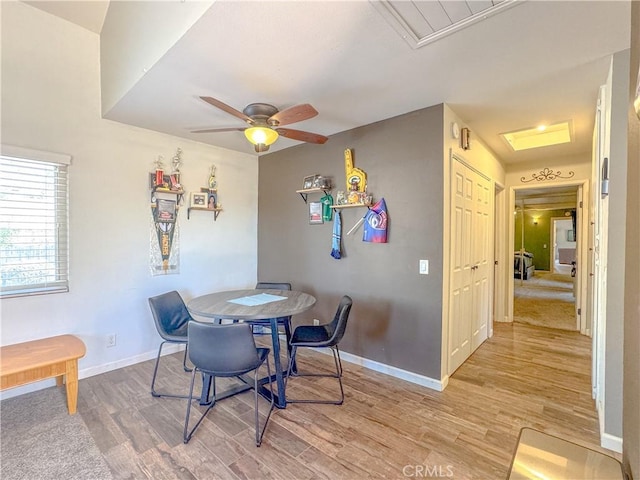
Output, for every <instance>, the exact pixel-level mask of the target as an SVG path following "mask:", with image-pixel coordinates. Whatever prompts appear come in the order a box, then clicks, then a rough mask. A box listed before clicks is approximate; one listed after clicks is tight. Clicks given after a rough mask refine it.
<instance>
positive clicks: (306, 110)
mask: <svg viewBox="0 0 640 480" xmlns="http://www.w3.org/2000/svg"><path fill="white" fill-rule="evenodd" d="M316 115H318V111H317V110H316V109H315V108H313V107H312V106H311V105H309V104H308V103H303V104H302V105H294V106H293V107H290V108H285V109H284V110H282V111H281V112H278V113H276V114H275V115H272V116H271V117H269V120H267V123H268V124H269V125H274V126H279V125H289V124H290V123H295V122H301V121H303V120H307V119H308V118H312V117H315V116H316Z"/></svg>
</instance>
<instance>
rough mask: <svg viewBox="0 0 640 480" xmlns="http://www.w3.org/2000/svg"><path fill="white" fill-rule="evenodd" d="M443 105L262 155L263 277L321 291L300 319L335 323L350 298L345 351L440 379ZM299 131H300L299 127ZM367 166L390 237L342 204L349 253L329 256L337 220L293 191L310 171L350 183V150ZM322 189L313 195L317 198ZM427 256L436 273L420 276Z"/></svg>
mask: <svg viewBox="0 0 640 480" xmlns="http://www.w3.org/2000/svg"><path fill="white" fill-rule="evenodd" d="M443 108H444V107H443V105H436V106H433V107H430V108H427V109H423V110H418V111H415V112H411V113H408V114H405V115H402V116H399V117H395V118H391V119H388V120H384V121H381V122H378V123H374V124H371V125H367V126H364V127H360V128H357V129H354V130H350V131H347V132H343V133H340V134H336V135H333V136H331V137H330V139H329V141H328V142H327V143H326V144H324V145H312V144H301V145H299V146H296V147H293V148H288V149H285V150H282V151H279V152H274V153H272V154H267V155H263V156H261V157H260V159H259V189H258V191H259V194H258V280H260V281H287V282H291V284H292V285H293V288H294V289H297V290H304V291H306V292H309V293H311V294H313V295H314V296H315V297H316V298H317V300H318V301H317V304H316V306H315V307H314V308H313V309H312V310H310V311H309V312H306V313H305V314H302V315H300V316H299V318H294V323H296V322H303V321H304V322H311V320H312V319H313V318H318V319H321V321H323V322H324V321H329V320H330V319H331V318H332V317H333V315H334V313H335V310H336V307H337V305H338V302H339V300H340V298H341V296H342V295H344V294H347V295H350V296H351V297H352V298H353V301H354V306H353V308H352V311H351V316H350V319H349V324H348V327H347V332H346V335H345V338H344V340H343V342H342V343H341V350H343V351H346V352H349V353H351V354H353V355H357V356H359V357H363V358H365V359H368V360H373V361H376V362H380V363H382V364H385V365H390V366H393V367H397V368H400V369H403V370H406V371H409V372H413V373H417V374H419V375H424V376H426V377H429V378H432V379H436V380H440V372H441V368H440V367H441V365H440V363H441V343H442V297H443V291H442V289H443V276H442V255H443V253H442V252H443V245H442V243H443V234H442V233H443V178H444V177H443V161H442V157H443ZM294 128H296V127H295V126H294ZM346 148H351V149H352V150H353V155H354V164H355V166H356V167H357V168H360V169H362V170H364V171H365V172H366V173H367V180H368V191H369V192H370V193H372V194H373V196H374V201H375V200H378V199H380V198H381V197H384V199H385V201H386V204H387V211H388V215H389V228H388V243H386V244H374V243H366V242H363V241H362V232H363V227H362V226H361V227H359V228H358V229H357V230H356V231H355V232H354V233H353V234H351V235H349V236H347V235H346V233H347V231H349V230H350V229H351V227H353V226H354V224H355V223H356V222H357V221H358V220H359V219H360V218H362V216H363V215H364V214H365V213H366V209H365V208H362V207H361V208H351V209H343V210H342V244H343V249H342V252H343V258H342V259H340V260H335V259H334V258H332V257H331V256H330V252H331V237H332V230H333V221H331V222H327V223H324V224H322V225H310V224H309V220H308V217H309V211H308V205H307V204H305V203H304V201H303V200H302V198H301V197H300V195H299V194H297V193H296V190H298V189H301V188H302V181H303V178H304V177H305V176H307V175H313V174H320V175H325V176H331V177H333V180H334V185H335V187H334V189H333V191H332V192H331V193H332V195H333V197H334V199H335V197H336V192H337V191H338V190H346V185H345V168H344V150H345V149H346ZM321 196H322V194H311V195H309V201H310V202H311V201H314V200H315V201H319V200H320V197H321ZM420 259H428V260H429V274H428V275H420V274H419V273H418V265H419V260H420Z"/></svg>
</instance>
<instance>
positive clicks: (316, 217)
mask: <svg viewBox="0 0 640 480" xmlns="http://www.w3.org/2000/svg"><path fill="white" fill-rule="evenodd" d="M320 223H324V221H323V220H322V203H320V202H309V224H311V225H317V224H320Z"/></svg>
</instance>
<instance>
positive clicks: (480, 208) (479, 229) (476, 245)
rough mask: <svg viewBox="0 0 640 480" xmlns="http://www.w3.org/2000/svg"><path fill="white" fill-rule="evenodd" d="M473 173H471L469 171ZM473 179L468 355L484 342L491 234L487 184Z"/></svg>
mask: <svg viewBox="0 0 640 480" xmlns="http://www.w3.org/2000/svg"><path fill="white" fill-rule="evenodd" d="M470 173H473V172H470ZM473 178H474V184H475V188H474V192H473V194H474V202H473V216H474V222H473V233H472V242H473V249H472V251H473V258H472V263H473V266H472V274H471V275H472V278H473V303H472V310H473V315H472V318H473V325H472V331H471V352H473V351H474V350H475V349H476V348H478V347H479V346H480V344H481V343H482V342H484V341H485V340H486V339H487V331H488V324H489V315H490V313H491V308H490V303H489V294H490V289H489V275H491V268H492V263H493V262H492V257H491V256H490V252H491V249H490V248H489V247H490V245H489V243H490V237H489V234H490V231H491V228H492V226H491V215H490V208H491V199H490V189H491V183H490V182H489V181H488V180H487V179H486V178H484V177H482V176H480V175H478V174H477V173H473Z"/></svg>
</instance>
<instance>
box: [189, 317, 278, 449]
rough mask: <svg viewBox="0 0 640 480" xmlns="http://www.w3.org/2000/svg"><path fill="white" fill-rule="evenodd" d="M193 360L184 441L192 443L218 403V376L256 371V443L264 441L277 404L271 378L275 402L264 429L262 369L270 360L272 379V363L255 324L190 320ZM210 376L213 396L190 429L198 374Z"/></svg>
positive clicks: (271, 405) (258, 444) (254, 372)
mask: <svg viewBox="0 0 640 480" xmlns="http://www.w3.org/2000/svg"><path fill="white" fill-rule="evenodd" d="M188 337H189V360H190V361H191V363H193V365H194V368H193V372H192V374H191V386H190V387H189V402H188V404H187V414H186V417H185V421H184V443H188V442H189V440H190V439H191V437H192V436H193V434H194V432H195V431H196V429H197V428H198V426H199V425H200V424H201V423H202V421H203V420H204V418H205V417H206V416H207V413H209V411H210V410H211V409H212V408H213V407H214V405H215V404H216V398H215V393H216V383H215V380H216V377H238V376H241V375H245V374H247V373H249V372H251V371H253V390H254V396H255V430H256V438H255V440H256V446H257V447H259V446H260V444H261V443H262V437H263V435H264V432H265V430H266V429H267V424H268V422H269V418H270V417H271V412H272V411H273V406H274V396H273V388H272V386H271V382H270V381H269V382H268V383H269V390H270V391H271V404H270V407H269V413H267V418H266V420H265V422H264V426H263V427H262V429H261V428H260V414H259V410H258V370H259V369H260V367H261V366H262V365H263V364H264V363H266V364H267V375H268V377H267V378H269V379H270V378H271V367H270V366H269V349H268V348H258V347H256V344H255V341H254V339H253V333H252V332H251V327H250V326H249V325H248V324H246V323H231V324H225V325H218V324H212V323H200V322H190V323H189V330H188ZM197 373H202V374H204V375H209V376H210V377H212V379H213V398H212V400H211V402H210V403H209V405H208V406H207V408H206V410H205V411H204V412H203V413H202V415H201V416H200V418H199V419H198V421H197V422H196V424H195V425H194V426H193V428H192V429H191V430H189V417H190V414H191V403H192V402H193V386H194V384H195V379H196V374H197Z"/></svg>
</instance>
